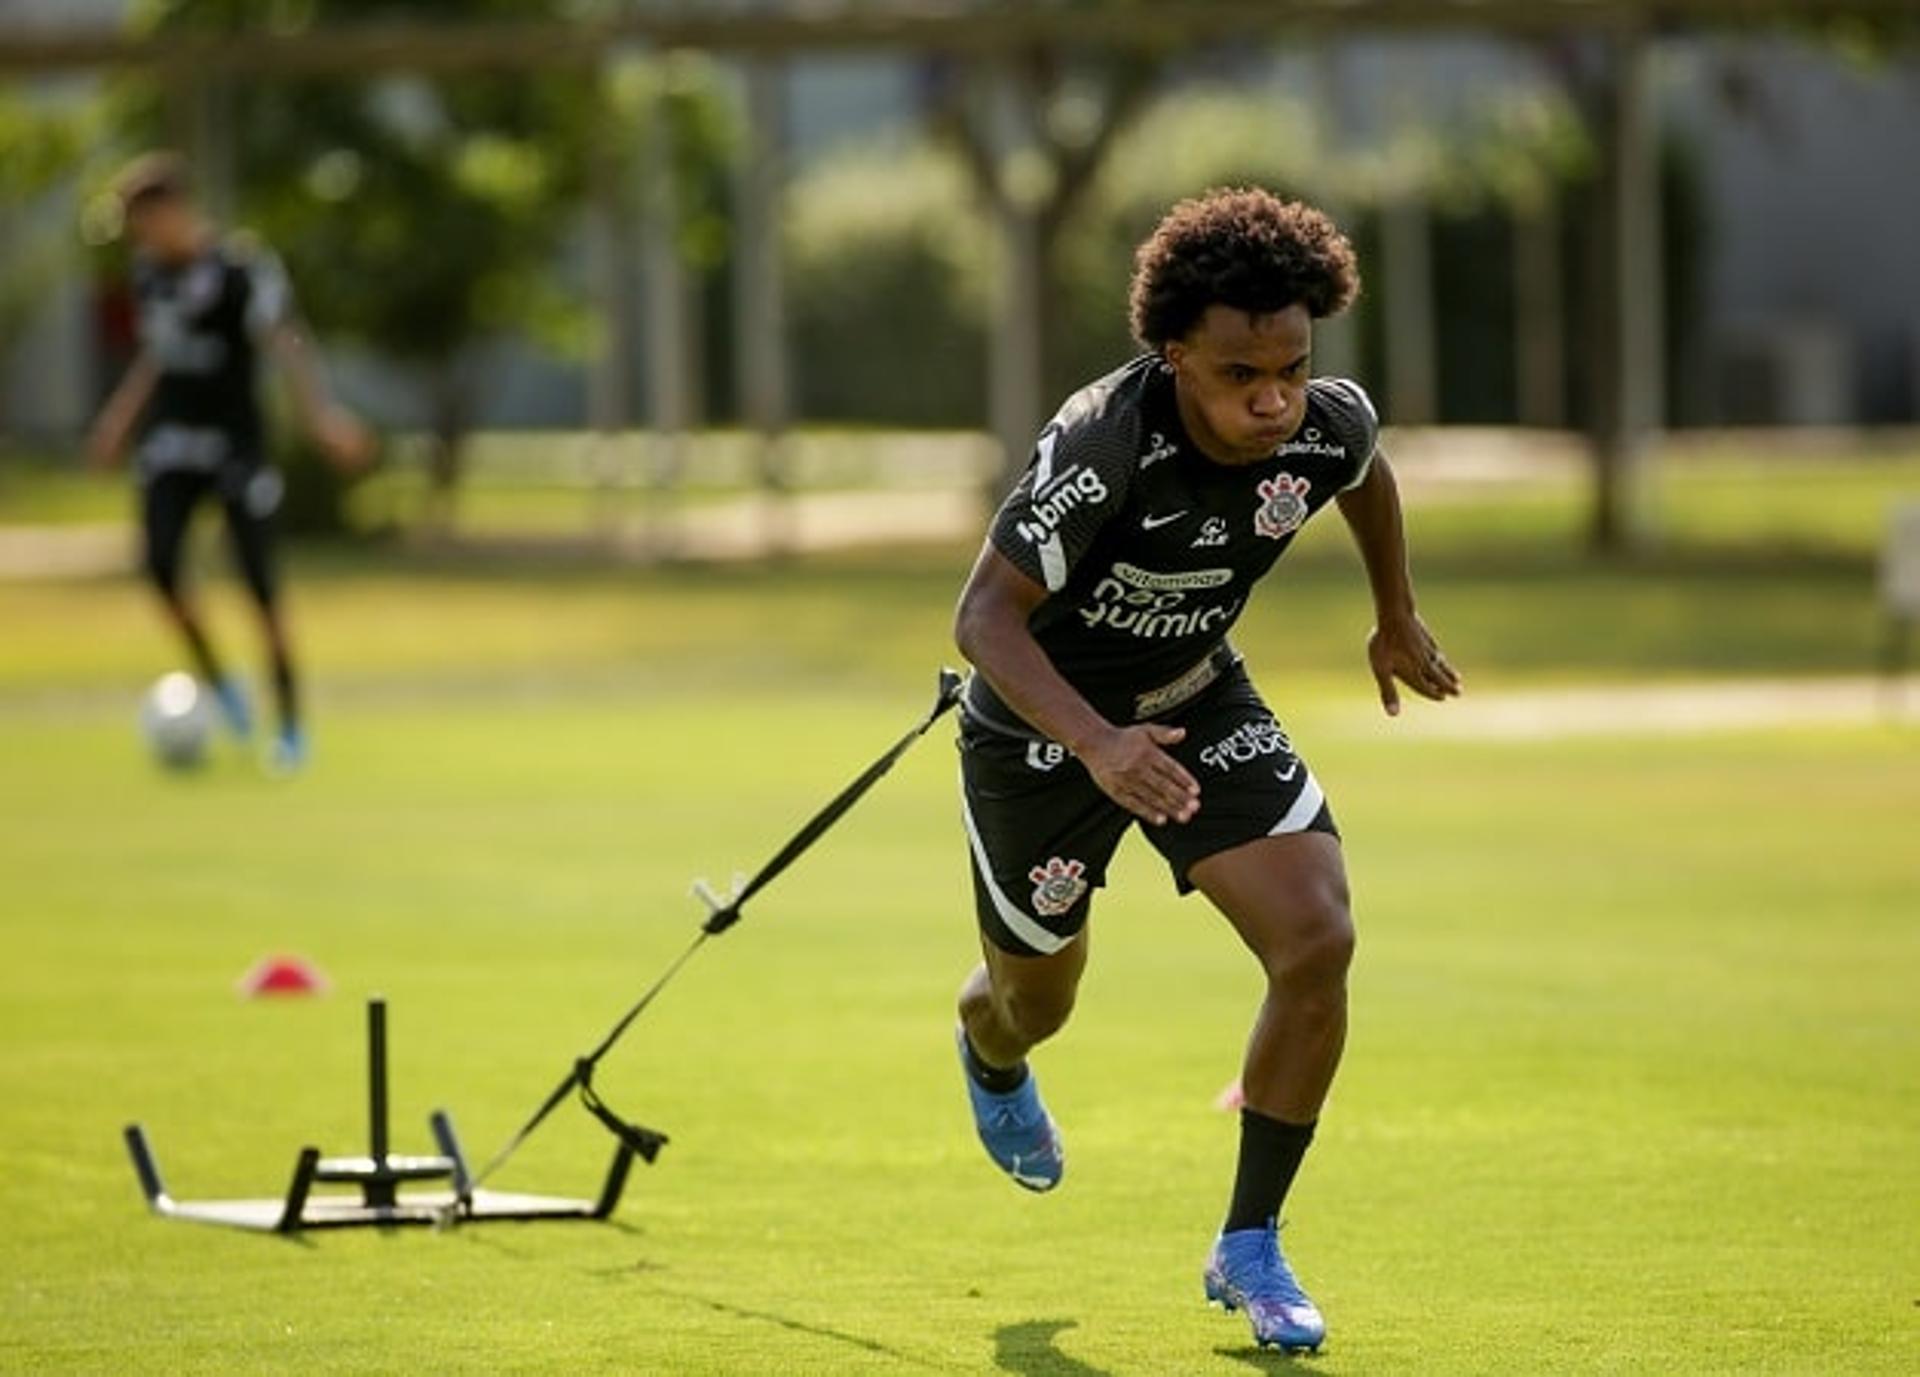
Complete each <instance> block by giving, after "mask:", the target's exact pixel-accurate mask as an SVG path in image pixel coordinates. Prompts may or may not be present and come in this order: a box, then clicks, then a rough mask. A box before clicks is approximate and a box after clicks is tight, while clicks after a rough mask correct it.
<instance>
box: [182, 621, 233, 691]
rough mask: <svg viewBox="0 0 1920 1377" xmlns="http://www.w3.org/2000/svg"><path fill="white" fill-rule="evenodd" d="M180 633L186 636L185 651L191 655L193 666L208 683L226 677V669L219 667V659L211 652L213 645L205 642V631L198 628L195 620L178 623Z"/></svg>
mask: <svg viewBox="0 0 1920 1377" xmlns="http://www.w3.org/2000/svg"><path fill="white" fill-rule="evenodd" d="M180 634H181V635H182V636H184V637H185V638H186V641H187V653H188V654H189V655H191V656H193V665H194V668H195V669H197V670H199V671H200V677H201V678H202V679H204V680H206V681H207V683H208V684H217V683H219V682H220V681H221V680H222V679H224V678H225V677H226V671H225V670H223V669H222V668H221V667H220V660H219V657H217V656H216V655H215V654H214V653H213V647H212V646H211V645H209V644H208V643H207V637H206V633H205V632H203V631H201V630H200V626H199V624H198V623H197V622H189V621H183V622H181V623H180Z"/></svg>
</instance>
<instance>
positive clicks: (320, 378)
mask: <svg viewBox="0 0 1920 1377" xmlns="http://www.w3.org/2000/svg"><path fill="white" fill-rule="evenodd" d="M267 345H268V348H269V349H270V350H271V351H272V353H273V358H274V361H275V362H276V363H278V364H279V365H280V371H281V373H282V374H283V375H285V377H286V379H287V385H288V387H289V389H290V390H291V391H292V393H293V405H294V410H295V411H296V412H297V413H298V414H299V417H300V424H301V426H302V427H303V428H304V429H305V430H306V432H307V434H308V435H310V436H312V437H313V442H314V443H315V444H316V445H318V446H319V447H320V448H321V450H322V451H324V452H325V454H326V456H327V457H328V458H329V459H331V460H333V462H334V463H335V464H337V465H339V466H340V467H341V468H343V469H357V468H359V467H361V466H362V465H364V464H365V463H367V461H368V460H369V459H371V458H372V456H373V440H372V437H371V435H369V434H368V432H367V428H366V427H365V426H363V425H361V424H360V421H359V418H358V417H356V416H355V415H354V414H353V413H352V412H351V411H348V410H347V409H346V408H345V407H344V406H341V405H340V404H339V403H338V402H336V401H335V400H334V399H333V393H332V389H331V388H329V387H328V386H327V377H326V370H325V369H323V368H322V367H321V365H320V358H319V355H318V353H317V351H316V350H315V349H314V347H313V345H312V343H311V342H310V341H309V340H308V339H307V336H306V332H305V331H303V330H302V329H301V328H300V326H299V324H298V323H297V322H296V321H293V320H283V321H280V322H279V323H277V324H276V325H274V326H273V327H272V329H271V330H270V331H269V333H268V335H267Z"/></svg>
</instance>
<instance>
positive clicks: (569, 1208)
mask: <svg viewBox="0 0 1920 1377" xmlns="http://www.w3.org/2000/svg"><path fill="white" fill-rule="evenodd" d="M367 1119H368V1130H369V1132H368V1137H369V1141H368V1144H367V1155H366V1156H364V1157H322V1156H321V1155H320V1149H319V1148H317V1147H303V1148H301V1149H300V1154H299V1156H298V1157H297V1158H296V1159H295V1161H294V1166H293V1179H292V1180H291V1181H290V1182H289V1183H288V1185H287V1193H286V1195H285V1196H283V1197H281V1198H280V1199H277V1200H272V1199H267V1200H176V1199H174V1198H173V1197H172V1196H171V1195H169V1194H168V1193H167V1188H166V1183H165V1182H164V1181H163V1180H162V1178H161V1176H160V1166H159V1163H157V1162H156V1161H155V1160H154V1156H153V1145H152V1144H151V1143H150V1142H148V1141H147V1135H146V1131H145V1130H144V1129H143V1128H141V1127H140V1125H139V1124H128V1125H127V1128H126V1141H127V1151H128V1152H129V1153H130V1154H131V1155H132V1157H133V1169H134V1172H135V1173H136V1174H137V1175H138V1176H139V1178H140V1189H141V1191H142V1192H143V1193H144V1194H145V1195H146V1197H147V1204H148V1206H149V1207H150V1208H151V1209H152V1210H153V1212H154V1213H155V1214H157V1215H159V1216H161V1217H162V1218H163V1219H183V1220H187V1221H189V1222H191V1223H196V1224H224V1225H226V1226H228V1227H229V1228H235V1229H253V1230H257V1231H259V1232H261V1233H276V1234H291V1233H298V1232H300V1231H301V1230H303V1229H347V1228H355V1227H364V1226H367V1225H376V1226H386V1225H395V1224H439V1223H446V1222H459V1223H484V1222H486V1221H488V1220H498V1219H580V1220H586V1219H605V1218H606V1217H607V1216H608V1215H610V1214H612V1213H613V1211H614V1209H615V1207H616V1206H618V1205H619V1203H620V1194H621V1192H622V1191H623V1190H625V1189H626V1184H627V1174H628V1172H629V1171H630V1170H631V1168H632V1166H633V1159H634V1157H635V1156H636V1155H644V1156H645V1158H646V1160H648V1161H652V1160H653V1156H654V1152H657V1151H658V1146H659V1144H660V1143H664V1141H665V1139H664V1138H658V1141H657V1142H651V1143H644V1144H636V1143H633V1142H629V1141H628V1140H627V1139H625V1138H621V1139H620V1140H619V1141H618V1143H617V1145H616V1147H615V1149H614V1154H613V1163H612V1165H611V1166H609V1167H608V1168H607V1176H606V1180H605V1181H604V1182H602V1183H601V1186H600V1194H599V1197H598V1198H597V1199H594V1200H574V1199H569V1198H566V1197H563V1196H555V1195H522V1194H517V1193H515V1192H510V1191H494V1190H482V1189H479V1188H478V1186H477V1185H476V1183H475V1181H474V1178H473V1174H472V1172H471V1171H470V1170H469V1169H468V1166H467V1159H466V1155H465V1154H464V1153H463V1152H462V1151H461V1150H460V1139H459V1137H458V1136H457V1135H456V1134H455V1133H454V1129H453V1118H452V1116H451V1115H449V1114H448V1113H447V1112H446V1111H445V1110H444V1109H436V1110H435V1111H434V1112H433V1114H432V1115H431V1116H430V1117H429V1118H428V1120H427V1122H428V1124H429V1125H430V1126H431V1128H432V1130H433V1138H434V1142H435V1143H436V1144H437V1145H438V1146H439V1149H440V1151H439V1152H438V1153H437V1154H434V1155H432V1156H425V1157H409V1156H403V1155H400V1154H397V1153H392V1152H389V1151H388V1150H387V1143H388V1135H387V1005H386V1001H385V1000H382V999H370V1000H368V1001H367ZM656 1137H657V1135H656ZM647 1146H651V1147H652V1148H653V1151H644V1148H645V1147H647ZM436 1181H443V1182H445V1183H447V1184H446V1187H445V1188H443V1189H433V1190H403V1189H402V1187H404V1186H410V1185H415V1184H419V1183H427V1182H436ZM315 1186H357V1187H358V1188H359V1192H358V1196H357V1198H356V1197H355V1196H354V1195H349V1194H315V1193H314V1189H313V1188H314V1187H315Z"/></svg>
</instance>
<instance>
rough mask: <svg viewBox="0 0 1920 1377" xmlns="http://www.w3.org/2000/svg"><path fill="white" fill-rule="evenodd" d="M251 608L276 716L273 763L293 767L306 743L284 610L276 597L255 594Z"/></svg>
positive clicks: (300, 759)
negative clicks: (256, 619) (264, 648)
mask: <svg viewBox="0 0 1920 1377" xmlns="http://www.w3.org/2000/svg"><path fill="white" fill-rule="evenodd" d="M254 607H255V609H256V610H257V611H258V614H259V617H260V632H261V635H262V636H263V637H264V638H265V640H266V643H267V668H268V671H269V672H270V673H271V675H272V677H273V693H274V702H275V705H276V707H277V708H278V711H279V716H280V730H279V732H278V734H277V735H276V737H275V739H274V754H273V766H274V768H275V769H277V770H281V771H291V770H296V769H298V768H299V767H300V766H301V765H302V764H303V763H305V760H306V754H307V746H306V735H305V732H304V729H303V728H302V726H301V723H300V700H299V685H298V681H297V679H296V678H295V675H294V669H293V645H292V638H291V636H290V635H289V634H288V631H287V620H286V613H285V611H284V610H283V609H282V608H281V605H280V602H279V599H278V598H272V599H263V598H258V597H256V599H255V601H254Z"/></svg>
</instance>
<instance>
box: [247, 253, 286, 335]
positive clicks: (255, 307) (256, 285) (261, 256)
mask: <svg viewBox="0 0 1920 1377" xmlns="http://www.w3.org/2000/svg"><path fill="white" fill-rule="evenodd" d="M240 264H241V270H242V272H244V273H245V275H246V281H247V333H248V334H249V335H251V336H253V338H254V339H255V340H264V339H265V338H266V337H267V336H268V335H270V334H272V333H273V332H274V331H275V330H277V329H279V328H280V327H281V326H282V325H285V324H287V323H288V322H289V321H291V320H292V319H293V284H292V283H290V282H289V281H288V280H287V270H286V268H285V266H283V265H282V264H281V262H280V259H279V257H278V255H276V254H275V253H274V252H273V251H272V250H271V249H267V248H264V247H260V246H258V245H254V246H250V247H249V248H248V249H247V250H246V252H245V254H244V255H243V256H242V257H241V259H240Z"/></svg>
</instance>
